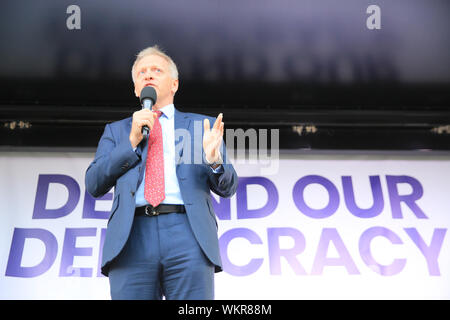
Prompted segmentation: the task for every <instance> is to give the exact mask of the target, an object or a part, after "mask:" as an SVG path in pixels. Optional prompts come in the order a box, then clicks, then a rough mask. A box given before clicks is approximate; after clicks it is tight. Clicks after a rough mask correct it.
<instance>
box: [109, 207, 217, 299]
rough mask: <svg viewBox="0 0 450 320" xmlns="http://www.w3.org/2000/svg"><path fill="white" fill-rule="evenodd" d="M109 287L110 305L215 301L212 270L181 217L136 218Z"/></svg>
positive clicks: (113, 268) (113, 270)
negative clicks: (129, 301)
mask: <svg viewBox="0 0 450 320" xmlns="http://www.w3.org/2000/svg"><path fill="white" fill-rule="evenodd" d="M109 282H110V288H111V298H112V299H132V300H137V299H142V300H160V299H162V298H163V297H165V298H166V299H168V300H200V299H214V265H213V264H212V263H211V262H210V261H209V259H207V258H206V256H205V255H204V253H203V251H202V249H201V248H200V246H199V244H198V243H197V241H196V239H195V237H194V234H193V232H192V229H191V227H190V225H189V221H188V218H187V216H186V214H182V213H169V214H161V215H159V216H154V217H146V216H137V217H135V218H134V222H133V227H132V230H131V234H130V237H129V238H128V241H127V243H126V244H125V247H124V249H123V250H122V252H121V253H120V254H119V256H118V257H117V258H116V259H115V260H114V261H113V263H112V264H111V269H110V272H109Z"/></svg>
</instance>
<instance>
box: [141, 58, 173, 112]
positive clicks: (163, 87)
mask: <svg viewBox="0 0 450 320" xmlns="http://www.w3.org/2000/svg"><path fill="white" fill-rule="evenodd" d="M134 72H135V74H134V75H135V82H134V93H135V95H136V97H139V96H140V94H141V91H142V89H143V88H144V87H146V86H152V87H154V88H155V90H156V94H157V101H156V103H155V106H154V107H156V108H157V109H158V108H162V107H164V106H166V105H168V104H171V103H173V97H174V95H175V92H177V90H178V80H177V79H173V78H172V76H171V74H170V71H169V63H168V62H167V60H166V59H164V58H163V57H161V56H159V55H149V56H145V57H144V58H142V59H141V60H140V61H139V62H138V64H137V65H136V68H135V70H134Z"/></svg>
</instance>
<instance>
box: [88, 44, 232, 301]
mask: <svg viewBox="0 0 450 320" xmlns="http://www.w3.org/2000/svg"><path fill="white" fill-rule="evenodd" d="M132 77H133V82H134V88H135V90H134V92H135V94H136V96H137V97H139V95H140V93H141V91H142V89H143V88H144V87H146V86H152V87H154V88H155V90H156V93H157V100H156V103H155V104H154V106H153V107H152V111H150V110H147V109H142V110H139V111H136V112H134V113H133V116H132V117H130V118H127V119H123V120H121V121H116V122H113V123H111V124H108V125H106V127H105V131H104V133H103V135H102V137H101V139H100V141H99V144H98V148H97V152H96V154H95V159H94V160H93V162H92V163H91V164H90V166H89V167H88V169H87V171H86V189H87V190H88V192H89V193H90V194H91V195H92V196H94V197H99V196H102V195H104V194H105V193H107V192H108V191H109V190H110V189H111V188H112V187H114V200H113V205H112V209H111V216H110V218H109V221H108V228H107V231H106V238H105V242H104V246H103V254H102V273H103V274H104V275H106V276H108V277H109V282H110V288H111V298H112V299H162V297H165V298H166V299H213V298H214V272H219V271H221V270H222V267H221V266H222V264H221V259H220V251H219V243H218V238H217V220H216V217H215V213H214V210H213V207H212V204H211V195H210V190H212V191H213V192H215V193H216V194H218V195H219V196H221V197H231V196H232V195H233V194H234V193H235V192H236V188H237V182H238V178H237V174H236V172H235V170H234V168H233V166H232V165H231V164H230V163H228V161H227V156H226V149H225V148H224V147H223V146H224V144H223V141H222V140H223V131H224V123H223V122H222V114H220V115H219V116H218V117H217V118H216V119H214V118H212V117H207V116H203V115H200V114H193V113H184V112H180V111H178V110H177V109H175V106H174V104H173V100H174V95H175V93H176V92H177V90H178V85H179V81H178V71H177V67H176V65H175V63H174V62H173V60H172V59H171V58H170V57H169V56H167V55H166V54H165V53H164V52H162V51H161V50H160V49H159V48H158V47H157V46H154V47H150V48H147V49H144V50H142V51H141V52H140V53H139V54H138V56H137V58H136V61H135V63H134V65H133V68H132ZM210 121H211V123H214V124H213V126H212V127H211V126H210ZM143 126H147V127H148V128H149V129H150V132H152V129H154V126H155V130H154V132H158V130H160V131H159V132H161V134H160V136H161V135H162V142H161V143H160V145H161V146H162V151H161V152H160V153H161V155H162V154H163V157H162V158H161V160H158V159H160V158H158V157H156V156H154V155H153V154H152V152H153V151H151V150H152V148H153V147H151V148H150V150H149V141H150V145H151V146H153V142H152V139H151V138H150V137H145V136H144V135H143V134H142V127H143ZM159 128H160V129H159ZM149 151H150V152H149ZM152 157H156V158H152ZM148 159H153V160H158V161H157V166H159V168H158V169H159V170H160V171H154V169H152V168H151V167H148V163H147V160H148ZM146 171H148V172H152V174H147V175H146ZM154 172H163V175H161V176H162V177H163V180H161V181H162V182H161V183H160V186H161V187H162V190H160V188H158V191H157V193H161V192H162V193H161V194H162V201H161V202H160V203H159V204H157V205H151V204H150V203H149V201H148V200H147V199H149V198H148V194H149V192H150V193H152V192H154V191H155V190H149V187H148V186H146V180H147V182H148V181H149V180H150V179H152V177H156V176H159V174H154ZM147 185H152V184H149V183H147ZM154 189H155V188H154ZM158 202H159V201H158Z"/></svg>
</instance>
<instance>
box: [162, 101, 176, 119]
mask: <svg viewBox="0 0 450 320" xmlns="http://www.w3.org/2000/svg"><path fill="white" fill-rule="evenodd" d="M159 111H161V112H162V113H163V115H165V116H166V117H167V119H171V118H172V117H173V116H174V114H175V106H174V104H173V103H172V104H168V105H167V106H164V107H162V108H160V109H159Z"/></svg>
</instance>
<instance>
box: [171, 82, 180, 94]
mask: <svg viewBox="0 0 450 320" xmlns="http://www.w3.org/2000/svg"><path fill="white" fill-rule="evenodd" d="M178 85H179V81H178V79H176V80H173V81H172V95H175V93H176V92H177V91H178Z"/></svg>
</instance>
